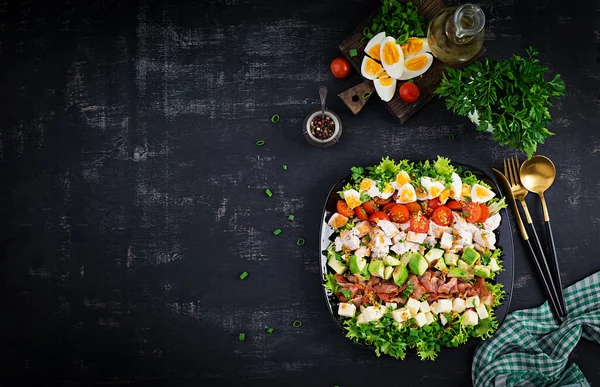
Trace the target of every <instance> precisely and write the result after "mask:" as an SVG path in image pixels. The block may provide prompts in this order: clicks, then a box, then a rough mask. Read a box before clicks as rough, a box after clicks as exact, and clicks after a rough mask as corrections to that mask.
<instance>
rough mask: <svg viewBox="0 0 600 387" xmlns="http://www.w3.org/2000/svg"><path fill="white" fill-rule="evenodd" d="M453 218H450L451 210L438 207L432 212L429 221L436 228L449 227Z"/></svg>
mask: <svg viewBox="0 0 600 387" xmlns="http://www.w3.org/2000/svg"><path fill="white" fill-rule="evenodd" d="M453 219H454V216H452V210H451V209H449V208H448V207H446V206H439V207H437V208H436V209H435V210H433V215H432V216H431V220H433V221H434V222H435V224H437V225H438V226H450V224H451V223H452V220H453Z"/></svg>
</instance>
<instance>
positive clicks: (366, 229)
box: [354, 220, 373, 238]
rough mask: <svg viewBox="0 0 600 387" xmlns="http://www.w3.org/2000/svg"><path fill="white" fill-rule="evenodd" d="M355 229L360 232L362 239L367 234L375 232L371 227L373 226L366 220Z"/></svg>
mask: <svg viewBox="0 0 600 387" xmlns="http://www.w3.org/2000/svg"><path fill="white" fill-rule="evenodd" d="M354 229H355V230H356V231H357V232H358V236H359V237H361V238H362V237H363V236H365V235H367V234H370V233H371V231H373V227H371V224H370V223H369V222H367V221H366V220H363V221H362V222H358V224H357V225H356V226H354Z"/></svg>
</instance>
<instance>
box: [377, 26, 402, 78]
mask: <svg viewBox="0 0 600 387" xmlns="http://www.w3.org/2000/svg"><path fill="white" fill-rule="evenodd" d="M380 57H381V63H382V64H383V68H384V70H385V72H386V73H388V74H389V76H390V77H392V78H394V79H399V78H400V76H402V72H403V71H404V54H403V53H402V49H401V48H400V45H399V44H397V43H396V39H394V38H392V37H390V36H388V37H386V38H384V39H383V40H382V42H381V51H380Z"/></svg>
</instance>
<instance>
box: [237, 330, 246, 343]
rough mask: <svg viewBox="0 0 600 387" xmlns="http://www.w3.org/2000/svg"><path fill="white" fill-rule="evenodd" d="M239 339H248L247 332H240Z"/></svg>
mask: <svg viewBox="0 0 600 387" xmlns="http://www.w3.org/2000/svg"><path fill="white" fill-rule="evenodd" d="M238 339H239V340H240V341H244V340H246V334H245V333H244V332H242V333H240V334H239V336H238Z"/></svg>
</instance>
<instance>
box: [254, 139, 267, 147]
mask: <svg viewBox="0 0 600 387" xmlns="http://www.w3.org/2000/svg"><path fill="white" fill-rule="evenodd" d="M256 145H258V146H263V145H265V141H264V140H258V141H257V142H256Z"/></svg>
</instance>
